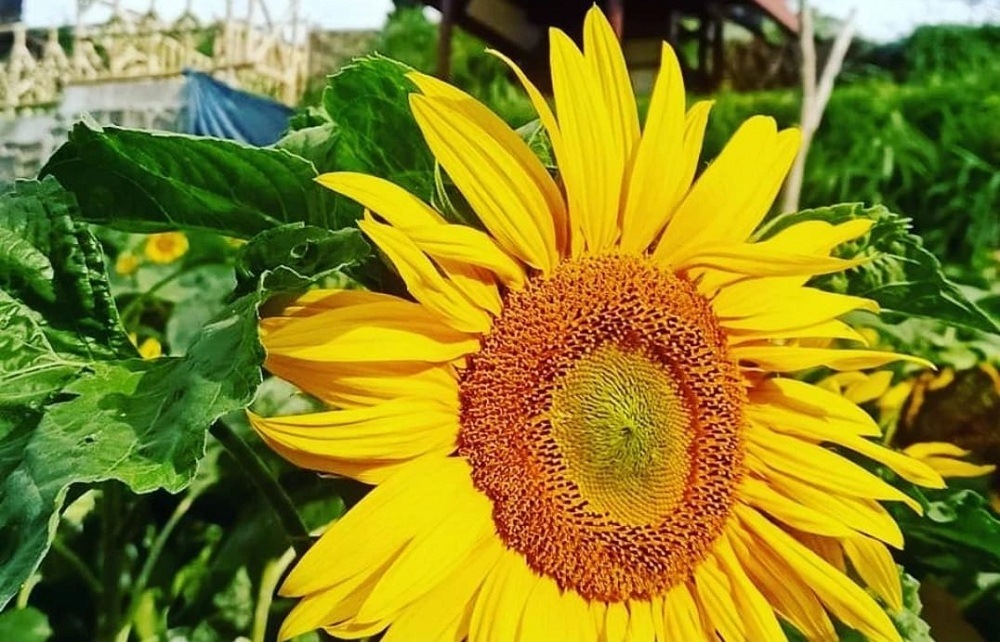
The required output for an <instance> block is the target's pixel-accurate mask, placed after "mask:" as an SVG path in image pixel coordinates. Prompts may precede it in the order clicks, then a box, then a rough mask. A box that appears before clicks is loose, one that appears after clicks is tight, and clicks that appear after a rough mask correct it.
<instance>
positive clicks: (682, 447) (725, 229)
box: [251, 8, 943, 642]
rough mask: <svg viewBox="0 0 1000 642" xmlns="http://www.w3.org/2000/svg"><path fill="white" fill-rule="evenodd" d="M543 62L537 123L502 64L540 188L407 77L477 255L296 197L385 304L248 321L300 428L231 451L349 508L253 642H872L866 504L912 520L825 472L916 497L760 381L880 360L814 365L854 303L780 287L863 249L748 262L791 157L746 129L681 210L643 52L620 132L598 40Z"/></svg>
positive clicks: (881, 613)
mask: <svg viewBox="0 0 1000 642" xmlns="http://www.w3.org/2000/svg"><path fill="white" fill-rule="evenodd" d="M550 35H551V67H552V81H553V88H554V102H555V111H554V112H553V110H552V109H551V108H550V106H549V105H548V104H547V102H546V100H545V99H544V98H543V97H542V95H541V94H540V93H539V91H538V90H537V89H536V88H535V87H534V86H533V85H532V84H531V83H530V81H528V79H527V78H526V77H525V76H524V74H523V73H522V72H521V71H520V70H519V69H518V68H517V67H516V66H515V65H513V64H512V63H510V64H511V67H512V69H513V71H514V73H515V74H517V76H518V77H519V78H520V80H521V82H522V83H523V85H524V87H525V89H526V91H527V92H528V94H529V96H530V98H531V100H532V102H533V104H534V106H535V108H536V110H537V111H538V113H539V116H540V119H541V122H542V125H543V126H544V127H545V129H546V131H547V132H548V136H549V138H550V140H551V143H552V147H553V150H554V155H555V159H556V161H557V164H558V167H559V170H558V181H557V180H556V179H555V178H553V176H552V175H551V174H550V173H549V172H548V171H547V170H546V169H545V168H544V167H543V166H542V164H541V163H540V162H539V160H538V159H537V158H536V157H535V156H534V155H533V154H532V152H531V151H530V150H529V148H528V147H527V146H526V145H525V144H524V143H523V142H522V140H521V139H520V138H519V137H518V136H517V134H516V133H515V132H514V131H512V130H511V129H510V128H509V127H508V126H507V125H506V124H505V123H504V122H503V121H502V120H501V119H500V118H498V117H497V116H496V115H494V114H493V113H491V112H490V111H489V110H488V109H487V108H486V107H484V106H483V105H481V104H480V103H478V102H476V101H475V100H474V99H472V98H471V97H470V96H468V95H466V94H464V93H463V92H461V91H459V90H458V89H456V88H454V87H452V86H450V85H448V84H445V83H443V82H440V81H438V80H435V79H433V78H430V77H428V76H425V75H421V74H417V73H414V74H412V75H411V76H410V78H411V80H412V82H413V83H414V84H415V85H416V87H417V88H418V90H419V93H414V94H413V95H412V96H411V98H410V104H411V106H412V111H413V115H414V116H415V118H416V121H417V123H418V125H419V127H420V129H421V131H422V132H423V134H424V137H425V138H426V141H427V143H428V145H429V146H430V149H431V150H432V152H433V153H434V156H435V157H436V159H437V161H438V162H439V163H440V164H441V167H442V168H443V170H444V171H445V172H446V173H447V174H448V176H450V178H451V180H452V181H454V184H455V185H456V187H457V188H458V189H459V190H460V191H461V193H462V194H463V196H464V197H465V199H466V200H467V201H468V203H469V204H470V205H471V207H472V208H473V209H474V210H475V212H476V214H477V215H478V218H479V220H480V221H481V222H482V226H483V228H484V230H485V231H481V230H480V229H476V228H473V227H469V226H463V225H458V224H452V223H449V222H447V221H446V220H445V218H444V217H443V216H442V215H441V214H440V213H438V212H437V211H435V210H434V209H433V208H432V207H430V206H429V205H427V204H425V203H423V202H422V201H421V200H419V199H418V198H416V197H414V196H413V195H411V194H409V193H407V192H406V191H405V190H403V189H401V188H400V187H398V186H396V185H393V184H391V183H389V182H387V181H384V180H381V179H378V178H374V177H371V176H366V175H361V174H356V173H332V174H325V175H323V176H321V177H320V178H319V182H320V183H322V184H323V185H325V186H326V187H328V188H330V189H332V190H334V191H336V192H338V193H340V194H342V195H345V196H347V197H349V198H351V199H354V200H356V201H358V202H360V203H361V204H362V205H364V206H365V208H366V209H367V213H366V215H365V217H364V220H363V221H361V222H360V226H361V229H362V230H363V231H364V232H365V234H367V236H368V237H369V238H370V239H371V240H372V241H373V242H374V243H375V245H377V246H378V248H379V250H380V251H381V252H382V253H383V254H384V255H385V256H386V257H387V259H388V260H389V261H391V262H392V264H393V265H394V266H395V268H396V269H397V271H398V272H399V275H400V277H401V278H402V280H403V281H404V282H405V284H406V287H407V289H408V291H409V294H410V295H411V296H412V298H413V300H408V299H403V298H399V297H396V296H390V295H387V294H381V293H376V292H366V291H350V290H336V291H334V290H320V291H311V292H309V293H307V294H305V295H303V296H302V297H301V298H299V299H297V300H295V301H294V302H293V303H292V304H290V305H288V306H287V307H285V308H284V309H282V310H281V311H280V312H279V313H278V314H276V315H275V316H272V317H269V318H266V319H265V320H263V321H262V322H261V337H262V341H263V343H264V345H265V347H266V350H267V361H266V367H267V368H268V369H269V370H270V371H271V372H272V373H274V374H276V375H278V376H280V377H283V378H285V379H287V380H289V381H291V382H292V383H294V384H296V385H297V386H299V387H300V388H301V389H303V390H305V391H307V392H308V393H311V394H312V395H315V396H316V397H318V398H319V399H321V400H323V401H324V402H326V403H327V404H329V406H330V408H331V409H330V410H328V411H323V412H316V413H312V414H306V415H300V416H284V417H272V418H264V417H260V416H256V415H252V416H251V419H252V422H253V424H254V426H255V427H256V429H257V431H258V432H259V433H260V435H261V436H262V437H263V439H264V440H265V441H266V442H267V443H268V444H270V446H271V447H273V448H274V449H275V450H276V451H277V452H278V453H280V454H281V455H283V456H284V457H286V458H287V459H289V460H290V461H292V462H294V463H296V464H298V465H301V466H304V467H307V468H311V469H314V470H317V471H322V472H325V473H333V474H336V475H343V476H348V477H352V478H355V479H357V480H360V481H362V482H365V483H368V484H372V485H374V488H373V489H372V490H371V491H370V492H369V493H368V494H367V495H366V496H365V497H364V498H363V499H362V500H361V501H360V502H359V503H358V504H357V505H355V506H354V507H353V508H352V509H351V510H349V511H348V512H347V514H346V515H345V516H344V517H343V518H341V519H340V520H339V521H337V522H335V523H334V524H333V525H331V526H330V527H329V529H328V530H326V532H325V533H323V535H322V536H321V537H320V538H319V540H318V541H317V542H316V543H315V544H314V545H313V547H312V549H311V550H310V551H309V552H308V553H307V554H306V555H304V556H303V558H302V559H301V560H300V561H299V562H298V564H297V566H296V567H295V568H294V569H293V570H292V571H291V573H290V575H289V576H288V578H287V580H286V581H285V583H284V585H283V586H282V589H281V592H282V594H284V595H287V596H293V597H299V598H301V600H300V601H299V602H298V603H297V605H296V606H295V607H294V609H293V610H292V611H291V613H290V614H289V616H288V617H287V619H286V620H285V622H284V625H283V627H282V630H281V633H280V636H281V638H283V639H287V638H291V637H294V636H296V635H298V634H300V633H303V632H306V631H309V630H313V629H316V628H324V629H326V630H327V631H328V632H330V633H331V634H333V635H335V636H338V637H342V638H361V637H365V636H370V635H374V634H376V633H378V632H380V631H383V630H385V635H384V637H383V638H382V639H383V640H384V641H385V642H400V641H403V642H409V641H417V640H419V641H431V640H461V639H466V638H467V639H468V640H470V641H472V642H479V641H492V642H507V641H515V640H523V641H536V640H538V641H557V640H559V641H567V642H568V641H579V642H596V641H597V640H614V641H618V640H635V641H637V642H638V641H652V640H654V639H655V640H661V641H683V642H696V641H698V640H706V641H707V640H715V639H716V638H717V637H721V638H722V639H724V640H726V641H727V642H735V641H737V640H755V641H756V640H768V641H775V640H784V639H785V634H784V632H783V629H782V628H781V625H780V624H779V622H780V621H781V620H785V621H787V622H788V623H790V624H791V625H792V626H794V627H795V628H796V629H798V630H799V631H801V632H802V633H803V634H805V635H806V636H807V637H808V638H809V639H813V640H834V639H836V637H837V636H836V633H835V630H834V625H833V618H836V619H837V620H840V621H841V622H843V623H845V624H846V625H848V626H850V627H852V628H854V629H857V630H858V631H860V632H861V633H863V634H864V635H866V636H868V637H869V638H870V639H871V640H874V641H880V640H899V639H900V638H899V635H898V634H897V633H896V631H895V629H894V627H893V625H892V623H891V621H890V618H889V617H888V615H887V614H886V610H885V609H884V608H883V607H882V606H880V604H879V600H881V601H882V602H884V603H885V605H886V606H887V607H888V608H889V609H890V610H895V609H900V608H901V606H902V598H901V590H900V585H899V580H898V574H897V570H896V566H895V564H894V563H893V560H892V556H891V555H890V553H889V551H888V549H887V545H888V546H892V547H897V548H898V547H901V546H902V544H903V538H902V535H901V533H900V531H899V529H898V527H897V525H896V523H895V522H894V521H893V519H892V518H891V517H890V516H889V514H888V512H887V511H886V510H885V509H884V508H883V507H882V506H881V505H880V503H879V502H880V501H898V502H905V503H907V504H909V505H911V506H913V507H914V508H915V509H919V506H918V505H917V504H916V503H915V502H914V501H913V500H912V499H911V498H910V497H908V496H907V495H905V494H904V493H902V492H900V491H899V490H898V489H896V488H895V487H893V486H891V485H889V484H887V483H886V482H885V481H883V480H882V479H881V478H880V477H878V476H876V475H874V474H872V473H870V472H868V471H867V470H866V469H865V468H864V467H863V466H861V465H859V464H857V463H854V461H853V459H858V458H868V459H871V460H873V461H875V462H878V463H881V464H883V465H885V466H887V467H888V468H890V469H892V470H893V471H895V473H896V474H898V475H899V476H901V477H903V478H905V479H907V480H909V481H911V482H914V483H916V484H921V485H924V486H931V487H940V486H942V485H943V482H942V480H941V478H940V477H939V476H938V475H937V474H936V473H935V472H934V471H933V470H931V469H930V468H928V467H927V466H925V465H924V464H922V463H920V462H919V461H917V460H915V459H912V458H910V457H907V456H906V455H903V454H901V453H899V452H896V451H893V450H889V449H887V448H884V447H882V446H881V445H879V444H877V443H875V442H873V441H870V440H869V439H867V438H868V437H877V436H878V435H879V429H878V426H877V425H876V424H875V423H874V422H873V420H872V419H871V418H870V417H869V416H868V415H867V414H866V413H864V412H863V411H862V410H861V409H859V408H858V407H857V406H856V405H855V404H854V403H852V402H850V401H848V400H847V399H845V398H844V397H843V396H841V395H838V394H835V393H833V392H830V391H828V390H824V389H822V388H820V387H817V386H814V385H811V384H809V383H804V382H802V381H798V380H796V379H794V378H791V377H790V376H789V374H788V373H794V372H797V371H802V370H806V369H812V368H815V367H819V366H825V367H827V368H831V369H833V370H856V369H865V368H875V367H878V366H881V365H883V364H886V363H888V362H891V361H894V360H897V359H905V358H908V357H901V356H900V355H897V354H894V353H889V352H879V351H873V350H867V349H864V346H863V345H862V346H861V347H855V348H852V349H839V348H836V347H817V345H816V344H815V342H816V341H817V340H827V339H830V338H834V339H840V340H845V341H862V342H863V340H862V337H861V336H860V335H859V334H858V333H857V332H855V331H854V330H853V329H852V328H851V327H849V326H848V325H846V324H845V323H844V322H842V321H841V320H839V319H838V317H840V316H842V315H843V314H845V313H847V312H849V311H852V310H857V309H861V310H875V309H876V306H875V304H874V303H873V302H871V301H869V300H866V299H862V298H857V297H852V296H845V295H840V294H831V293H826V292H822V291H819V290H816V289H812V288H809V287H806V286H805V283H806V282H807V281H808V279H809V278H810V277H811V276H813V275H816V274H822V273H830V272H836V271H841V270H844V269H847V268H850V267H852V266H854V265H856V263H854V262H851V261H845V260H842V259H838V258H835V257H832V256H831V255H830V254H831V251H832V249H833V248H834V247H835V246H837V245H838V244H840V243H841V242H843V241H847V240H850V239H854V238H857V237H859V236H861V235H863V234H864V233H865V232H866V231H867V230H868V228H869V224H868V222H866V221H860V220H858V221H850V222H846V223H842V224H839V225H831V224H828V223H825V222H820V221H810V222H803V223H800V224H797V225H795V226H793V227H789V228H787V229H785V230H783V231H780V232H778V233H777V234H774V235H773V236H772V237H771V238H769V239H767V240H764V241H760V242H753V241H752V240H750V239H751V234H752V233H753V232H754V230H755V228H757V226H758V224H759V223H760V221H761V219H762V218H763V217H764V215H765V213H766V212H767V210H768V208H769V207H770V205H771V203H772V201H773V199H774V197H775V195H776V193H777V191H778V189H779V186H780V184H781V183H782V180H783V178H784V175H785V173H786V172H787V170H788V168H789V165H790V164H791V161H792V158H793V157H794V155H795V153H796V150H797V147H798V143H799V134H798V132H797V131H795V130H785V131H781V132H779V131H778V130H777V128H776V125H775V123H774V121H773V120H771V119H770V118H762V117H756V118H752V119H750V120H749V121H747V122H746V123H745V124H744V125H743V126H741V127H740V128H739V130H738V131H737V132H736V133H735V135H734V136H733V138H732V139H731V140H730V142H729V143H728V144H727V146H726V147H725V149H724V150H723V151H722V152H721V154H720V155H719V157H718V158H717V159H716V160H715V161H714V162H713V163H711V164H710V165H709V166H708V167H707V168H706V169H705V170H704V171H703V172H702V173H701V175H700V176H699V177H698V178H697V180H694V177H695V173H696V168H697V165H698V156H699V153H700V148H701V142H702V136H703V132H704V128H705V123H706V118H707V116H708V112H709V108H710V103H707V102H700V103H697V104H695V105H694V106H693V107H692V108H691V109H690V110H688V111H687V112H686V113H685V99H684V88H683V84H682V81H681V74H680V69H679V66H678V62H677V59H676V57H675V55H674V53H673V51H672V50H671V49H670V48H669V47H668V46H666V45H664V46H663V53H662V64H661V69H660V73H659V76H658V79H657V81H656V84H655V87H654V89H653V93H652V97H651V104H650V107H649V113H648V117H647V118H646V121H645V125H644V127H642V128H641V129H640V124H639V118H638V116H637V110H636V104H635V99H634V96H633V94H632V89H631V86H630V83H629V78H628V75H627V71H626V67H625V62H624V59H623V56H622V53H621V50H620V48H619V46H618V43H617V41H616V39H615V37H614V35H613V32H612V30H611V28H610V26H609V24H608V22H607V20H606V19H605V17H604V16H603V15H602V14H601V12H600V11H599V10H598V9H596V8H594V9H591V10H590V12H589V13H588V15H587V18H586V23H585V29H584V47H583V51H581V50H580V49H578V48H577V46H576V45H575V44H574V43H573V42H572V41H571V40H570V39H569V38H568V37H567V36H566V35H565V34H564V33H562V32H560V31H558V30H553V31H552V32H551V34H550ZM498 55H499V54H498ZM507 62H508V63H509V61H507ZM830 445H835V446H836V447H837V449H836V450H833V449H831V448H829V446H830ZM847 451H853V453H854V455H856V456H852V457H853V459H848V458H845V457H844V456H842V454H841V453H845V452H847ZM866 588H867V589H870V591H869V590H866ZM831 615H832V616H833V618H831Z"/></svg>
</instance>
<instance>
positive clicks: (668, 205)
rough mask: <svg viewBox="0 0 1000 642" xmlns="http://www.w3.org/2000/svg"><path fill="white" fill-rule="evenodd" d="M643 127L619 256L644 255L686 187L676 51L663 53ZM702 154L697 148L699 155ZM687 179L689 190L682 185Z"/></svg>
mask: <svg viewBox="0 0 1000 642" xmlns="http://www.w3.org/2000/svg"><path fill="white" fill-rule="evenodd" d="M660 55H661V58H660V73H659V75H658V76H657V77H656V84H655V85H654V86H653V94H652V97H651V98H650V101H649V112H648V114H647V115H646V125H645V129H644V131H643V133H642V139H641V140H640V141H639V147H638V149H637V151H636V156H635V162H634V165H633V167H632V172H631V174H630V176H629V179H628V191H627V193H626V195H625V207H624V211H623V213H622V235H621V242H620V246H621V249H622V251H623V252H626V253H639V252H644V251H645V250H646V248H648V247H649V245H650V244H651V243H652V242H653V239H655V238H656V236H657V235H658V234H659V233H660V231H661V230H662V229H663V227H664V225H666V223H667V221H668V220H669V217H670V215H671V214H672V213H673V210H674V208H675V207H676V206H677V204H678V203H679V202H680V200H681V198H683V196H684V191H685V190H686V189H687V187H688V185H690V181H691V179H690V177H687V171H686V170H687V167H688V166H689V164H690V163H689V162H688V160H689V159H688V158H686V157H685V156H684V154H683V153H681V150H682V148H683V146H684V80H683V78H682V77H681V68H680V64H679V63H678V62H677V56H676V55H675V54H674V50H673V49H672V48H671V47H670V45H668V44H667V43H663V46H662V48H661V54H660ZM698 151H699V152H700V151H701V150H700V149H699V150H698ZM685 177H687V180H688V185H684V184H683V181H684V179H685Z"/></svg>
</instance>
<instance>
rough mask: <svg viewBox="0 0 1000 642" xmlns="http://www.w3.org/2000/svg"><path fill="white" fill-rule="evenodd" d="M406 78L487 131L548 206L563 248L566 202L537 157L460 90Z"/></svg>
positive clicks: (428, 78)
mask: <svg viewBox="0 0 1000 642" xmlns="http://www.w3.org/2000/svg"><path fill="white" fill-rule="evenodd" d="M407 78H409V79H410V80H412V81H413V83H414V84H415V85H416V86H417V87H418V88H419V89H420V91H421V92H423V93H424V95H426V96H430V97H433V98H442V99H445V100H447V101H449V102H448V104H449V105H450V106H451V107H453V108H454V109H455V110H457V111H459V112H461V113H462V114H463V115H464V116H465V117H466V118H468V119H469V120H470V121H472V122H474V123H475V124H476V125H478V126H479V128H480V129H481V130H483V131H487V132H489V133H490V134H491V135H492V136H493V137H494V139H495V140H496V141H497V142H498V143H500V145H502V146H503V147H504V149H505V150H506V151H507V152H508V153H509V154H510V155H511V156H512V157H513V158H514V159H515V160H517V162H518V164H519V165H520V166H521V167H522V168H524V171H525V172H527V173H528V174H529V175H530V176H531V179H532V180H533V181H534V182H535V184H536V185H538V187H539V189H540V190H541V191H542V194H543V195H544V197H545V202H546V203H547V204H548V211H549V212H550V213H551V214H552V218H553V222H554V224H555V229H556V237H557V242H558V246H559V249H560V254H562V253H563V252H564V251H565V249H566V247H567V245H566V240H567V235H568V231H567V221H566V203H565V202H564V201H563V196H562V193H561V192H560V191H559V186H558V185H556V182H555V181H554V180H553V179H552V176H550V175H549V172H548V170H546V169H545V167H544V166H542V164H541V162H540V161H539V160H538V157H537V156H535V154H534V152H532V151H531V149H530V148H529V147H528V145H527V144H525V142H524V141H523V140H522V139H521V137H520V136H519V135H518V134H517V132H515V131H514V130H513V129H511V128H510V126H509V125H507V123H505V122H504V121H503V119H501V118H500V117H499V116H497V115H496V114H494V113H493V112H492V111H490V110H489V108H487V107H486V106H485V105H483V104H482V103H480V102H479V101H478V100H476V99H475V98H473V97H472V96H470V95H469V94H467V93H465V92H464V91H462V90H461V89H458V88H457V87H454V86H453V85H449V84H448V83H446V82H443V81H441V80H438V79H437V78H434V77H433V76H428V75H425V74H421V73H417V72H412V73H410V74H408V75H407Z"/></svg>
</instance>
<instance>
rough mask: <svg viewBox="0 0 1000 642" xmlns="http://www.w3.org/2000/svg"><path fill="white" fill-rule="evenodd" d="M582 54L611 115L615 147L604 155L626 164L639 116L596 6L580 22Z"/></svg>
mask: <svg viewBox="0 0 1000 642" xmlns="http://www.w3.org/2000/svg"><path fill="white" fill-rule="evenodd" d="M583 52H584V56H585V58H586V59H587V62H588V63H589V64H590V67H591V69H593V75H594V77H596V78H597V84H598V87H599V89H600V90H602V93H603V97H604V102H605V103H606V108H607V109H608V111H609V112H610V115H611V119H610V120H611V128H610V130H609V131H610V133H611V134H612V138H613V139H614V142H615V146H614V148H613V149H608V150H605V153H607V154H619V155H620V156H621V158H622V163H623V164H625V163H628V162H629V161H630V160H631V158H632V150H633V148H634V147H635V144H636V142H637V141H638V140H639V112H638V110H637V109H636V106H635V94H634V93H633V91H632V81H631V80H630V79H629V74H628V67H626V66H625V56H623V55H622V49H621V46H620V45H619V44H618V37H617V36H616V35H615V32H614V30H613V29H612V28H611V24H610V23H609V22H608V19H607V18H606V17H605V16H604V13H602V12H601V10H600V9H599V8H598V7H597V5H596V4H595V5H593V6H592V7H591V8H590V9H589V10H588V11H587V16H586V18H585V19H584V21H583ZM678 120H680V118H678Z"/></svg>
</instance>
